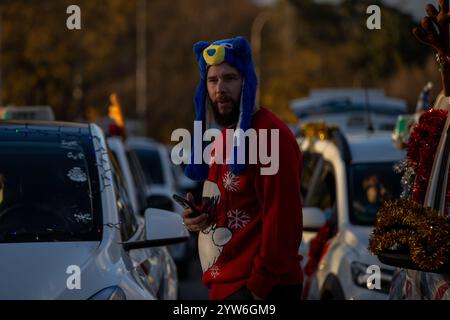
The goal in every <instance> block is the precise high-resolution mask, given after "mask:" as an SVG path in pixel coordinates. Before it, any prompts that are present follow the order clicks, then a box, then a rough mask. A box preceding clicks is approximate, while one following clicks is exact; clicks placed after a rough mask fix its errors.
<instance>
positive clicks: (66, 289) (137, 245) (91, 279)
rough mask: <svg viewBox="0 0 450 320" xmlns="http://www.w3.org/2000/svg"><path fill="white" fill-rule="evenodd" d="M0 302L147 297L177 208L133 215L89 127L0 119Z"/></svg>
mask: <svg viewBox="0 0 450 320" xmlns="http://www.w3.org/2000/svg"><path fill="white" fill-rule="evenodd" d="M0 133H1V134H0V168H1V169H0V260H1V261H2V263H1V264H0V300H3V299H19V300H23V299H25V300H28V299H102V300H112V299H156V298H158V297H159V294H158V292H157V291H156V288H155V286H154V285H153V283H152V282H153V281H154V279H152V276H153V275H154V274H155V272H154V271H155V269H158V268H166V267H167V261H165V260H164V257H162V256H161V255H160V256H157V255H153V256H152V255H151V252H152V251H151V250H148V249H146V248H152V247H159V246H165V245H168V244H173V243H177V242H179V241H185V240H187V239H188V237H189V233H188V231H187V230H186V228H185V227H184V226H183V225H182V220H181V218H180V216H179V215H178V214H175V213H172V212H167V211H163V210H159V209H148V210H146V212H145V224H144V223H142V222H141V221H139V220H137V219H136V217H135V215H134V213H133V209H132V205H131V203H130V201H129V197H128V193H127V192H126V186H125V183H124V181H123V179H121V175H122V174H121V173H120V168H119V167H118V166H117V165H115V164H114V162H112V161H111V157H110V154H109V153H108V148H107V145H106V142H105V138H104V136H103V133H102V131H101V130H100V128H99V127H97V126H96V125H92V124H72V123H60V122H27V123H24V122H0Z"/></svg>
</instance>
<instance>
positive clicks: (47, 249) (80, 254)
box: [0, 242, 100, 300]
mask: <svg viewBox="0 0 450 320" xmlns="http://www.w3.org/2000/svg"><path fill="white" fill-rule="evenodd" d="M99 245H100V242H55V243H8V244H0V261H1V264H0V300H3V299H5V300H6V299H19V300H22V299H24V300H28V299H33V300H34V299H56V298H63V299H65V298H69V299H71V298H76V299H86V298H88V297H89V296H90V295H89V296H85V295H86V294H91V292H87V291H86V290H83V285H85V286H87V287H88V285H87V284H86V282H87V281H83V278H85V280H88V278H91V277H90V276H89V277H86V276H85V274H83V271H85V270H86V268H87V266H88V265H89V264H91V262H92V261H94V260H95V256H96V254H95V251H96V250H97V248H98V247H99ZM73 265H75V266H78V267H79V268H80V271H81V290H68V288H67V280H68V278H69V277H70V276H71V275H72V274H73V273H66V271H67V269H68V267H69V266H73Z"/></svg>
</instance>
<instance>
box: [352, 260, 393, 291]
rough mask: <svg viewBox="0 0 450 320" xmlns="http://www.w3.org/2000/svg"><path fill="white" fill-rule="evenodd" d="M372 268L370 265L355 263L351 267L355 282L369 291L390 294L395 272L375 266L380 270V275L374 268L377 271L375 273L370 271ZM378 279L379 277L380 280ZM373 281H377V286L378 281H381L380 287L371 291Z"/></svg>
mask: <svg viewBox="0 0 450 320" xmlns="http://www.w3.org/2000/svg"><path fill="white" fill-rule="evenodd" d="M370 267H371V266H369V265H368V264H365V263H361V262H358V261H353V262H352V264H351V266H350V268H351V274H352V278H353V282H354V283H355V284H356V285H358V286H360V287H363V288H366V289H368V290H376V291H379V292H383V293H389V289H390V287H391V281H392V276H393V274H394V271H391V270H387V269H383V268H380V267H379V266H374V267H378V268H379V269H378V270H379V273H378V274H377V272H376V270H377V268H374V269H373V270H375V272H373V271H372V270H370ZM377 277H379V279H377ZM373 280H375V284H376V282H377V281H379V282H378V283H379V285H380V286H379V287H378V288H377V286H375V287H374V288H373V289H371V285H372V283H373Z"/></svg>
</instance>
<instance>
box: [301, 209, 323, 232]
mask: <svg viewBox="0 0 450 320" xmlns="http://www.w3.org/2000/svg"><path fill="white" fill-rule="evenodd" d="M326 222H327V221H326V219H325V214H324V213H323V211H322V210H320V209H319V208H313V207H307V208H303V230H304V231H312V232H317V231H319V229H320V228H321V227H322V226H323V225H324V224H325V223H326Z"/></svg>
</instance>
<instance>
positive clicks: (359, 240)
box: [342, 225, 393, 269]
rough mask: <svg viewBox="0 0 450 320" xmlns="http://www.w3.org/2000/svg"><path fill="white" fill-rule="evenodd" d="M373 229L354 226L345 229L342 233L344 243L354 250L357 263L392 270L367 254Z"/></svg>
mask: <svg viewBox="0 0 450 320" xmlns="http://www.w3.org/2000/svg"><path fill="white" fill-rule="evenodd" d="M372 230H373V227H365V226H354V225H352V226H351V227H348V228H345V231H344V232H343V235H342V237H343V240H344V241H345V243H346V244H347V245H348V246H349V247H351V248H352V249H353V250H354V253H355V254H356V256H357V259H358V261H359V262H362V263H365V264H368V265H378V266H380V267H383V268H386V269H393V268H392V267H390V266H387V265H385V264H383V263H381V262H380V260H378V258H377V257H376V256H373V255H371V254H370V252H369V249H368V247H369V238H370V236H371V233H372Z"/></svg>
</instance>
